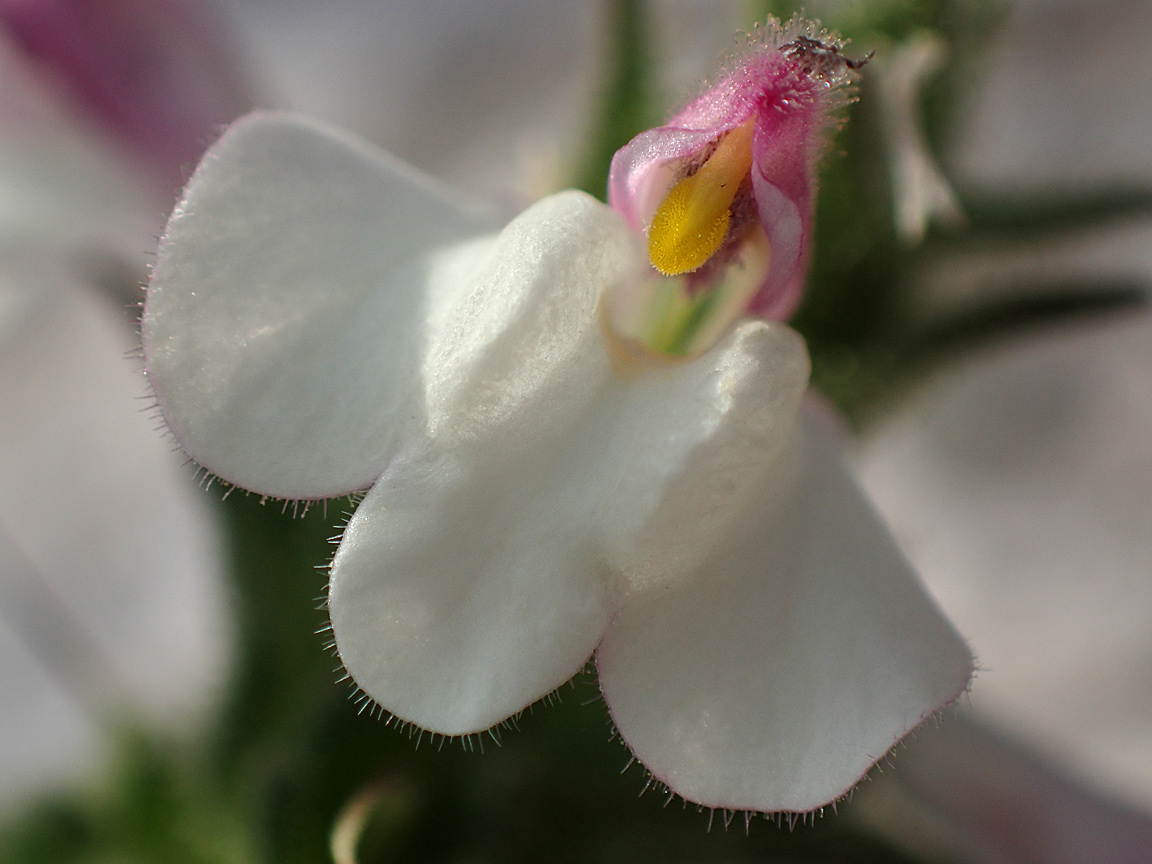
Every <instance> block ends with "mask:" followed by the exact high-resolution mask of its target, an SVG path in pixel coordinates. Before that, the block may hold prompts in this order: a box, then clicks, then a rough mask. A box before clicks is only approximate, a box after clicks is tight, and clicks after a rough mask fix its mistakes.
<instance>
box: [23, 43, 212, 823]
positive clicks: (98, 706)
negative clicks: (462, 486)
mask: <svg viewBox="0 0 1152 864" xmlns="http://www.w3.org/2000/svg"><path fill="white" fill-rule="evenodd" d="M0 80H3V82H4V86H3V87H0V118H2V120H3V122H0V809H3V810H5V811H7V810H8V809H9V808H14V807H18V806H20V805H21V804H22V803H24V802H25V800H26V798H27V796H28V795H30V794H35V793H38V792H43V791H44V790H45V789H46V788H48V787H50V786H52V785H54V784H58V783H60V782H65V781H75V780H76V779H78V778H79V777H81V776H82V775H83V774H84V773H85V772H87V771H89V770H91V769H92V768H93V767H94V765H95V764H96V763H97V762H98V760H99V757H100V755H101V754H102V751H103V750H104V749H106V747H107V745H108V744H109V743H110V740H111V737H112V736H110V735H109V734H108V733H109V732H110V729H109V726H110V724H111V723H113V722H117V721H121V720H123V719H125V718H126V717H131V719H132V722H142V723H146V724H148V725H149V727H150V728H157V727H160V728H163V729H165V730H166V731H171V730H172V729H173V728H184V727H186V726H188V725H190V721H191V720H192V718H197V719H199V718H200V717H202V712H203V710H204V708H205V707H206V705H207V703H208V702H210V701H211V700H210V697H211V696H212V695H215V691H216V689H217V687H218V685H219V683H220V679H221V677H222V673H223V672H224V670H225V669H226V667H227V664H228V662H229V660H230V659H231V658H230V655H231V643H230V640H229V639H228V636H229V635H230V634H229V629H230V628H229V626H228V621H227V608H226V607H227V603H226V597H225V592H224V589H223V584H222V578H223V574H222V572H221V567H220V548H219V538H218V536H217V532H216V527H215V525H214V524H213V520H212V518H211V514H210V513H209V512H208V508H206V507H205V506H204V501H203V499H202V498H200V497H199V496H198V495H197V493H196V491H195V490H194V489H192V488H191V484H189V483H188V482H187V477H186V476H181V475H182V472H181V471H180V466H179V460H178V459H177V458H175V457H174V454H172V453H170V452H168V451H169V450H170V449H171V448H170V447H168V446H167V445H166V444H165V443H164V442H163V441H161V440H159V439H158V438H157V436H156V435H155V432H154V430H153V429H152V426H153V425H154V422H153V421H152V420H151V419H150V418H149V417H148V416H147V415H146V414H145V413H142V412H141V406H142V405H143V404H144V403H143V402H142V401H141V399H142V398H143V397H144V396H145V395H146V392H145V387H144V384H143V381H142V379H141V376H140V370H139V368H138V365H139V364H133V363H132V362H130V361H129V360H127V359H126V355H127V354H128V353H129V352H131V351H132V349H133V342H134V339H133V333H132V329H133V328H132V326H131V324H130V323H129V321H128V318H129V317H130V313H129V312H128V310H127V309H125V308H124V305H125V304H126V302H127V299H128V293H129V291H130V289H131V287H132V285H133V281H134V280H135V279H138V276H136V274H137V272H138V269H139V270H140V271H142V269H143V268H142V266H140V265H134V262H135V259H136V258H137V257H138V256H140V253H141V251H142V250H143V249H144V248H146V242H147V238H148V236H149V235H152V234H154V233H155V230H156V228H155V226H154V225H152V223H151V220H150V218H149V214H151V213H154V212H156V210H157V206H156V203H155V200H154V199H152V198H150V197H149V195H148V194H147V190H148V189H149V187H148V186H147V183H146V182H145V180H143V179H142V178H141V174H140V173H139V172H138V171H136V170H134V168H133V166H132V165H130V164H127V163H125V162H124V161H123V160H118V159H116V158H115V157H114V156H113V154H112V153H110V152H109V148H107V147H103V146H101V140H100V138H99V137H98V136H97V135H96V134H95V133H94V131H93V130H92V129H91V128H89V127H87V126H85V125H83V124H81V123H78V122H76V121H75V120H73V119H71V118H69V117H68V116H67V115H66V114H65V113H64V112H63V111H61V110H60V107H59V105H58V104H57V103H56V102H55V101H54V99H53V97H52V95H51V94H50V93H49V92H48V91H47V90H46V89H45V88H44V87H43V86H42V84H41V83H40V82H39V81H37V79H36V78H35V77H34V76H33V75H32V74H31V70H30V69H29V66H28V64H27V62H26V60H25V58H23V57H21V56H20V55H19V54H17V53H16V52H14V51H13V50H12V49H11V46H10V45H9V44H8V43H7V42H6V41H5V40H4V39H2V38H0ZM141 264H142V262H141ZM106 274H111V275H113V276H115V277H117V278H116V279H115V280H113V281H115V282H116V283H117V284H120V283H123V284H124V286H125V287H124V297H123V300H121V298H120V297H117V298H115V299H111V298H109V297H106V296H100V294H101V292H100V291H98V290H97V284H96V283H97V282H99V281H100V279H99V277H100V276H102V275H106ZM125 274H126V275H125Z"/></svg>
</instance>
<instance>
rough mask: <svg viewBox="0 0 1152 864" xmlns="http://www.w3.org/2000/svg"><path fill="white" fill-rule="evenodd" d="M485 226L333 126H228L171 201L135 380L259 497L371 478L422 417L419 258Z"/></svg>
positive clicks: (423, 279) (336, 489)
mask: <svg viewBox="0 0 1152 864" xmlns="http://www.w3.org/2000/svg"><path fill="white" fill-rule="evenodd" d="M491 227H492V226H491V225H490V224H489V223H488V222H487V220H486V219H485V218H484V216H483V215H482V214H480V213H479V212H476V211H472V210H469V209H468V208H467V207H466V206H465V205H463V204H460V203H457V202H455V201H453V200H452V199H451V198H450V196H449V195H448V194H447V193H446V192H445V191H443V190H441V189H440V188H439V187H438V186H436V185H435V184H434V182H433V181H432V180H431V179H430V178H427V177H424V176H423V175H420V174H418V173H417V172H416V171H415V170H414V169H412V168H410V167H408V166H406V165H403V164H401V163H399V162H396V161H394V160H392V159H390V158H388V157H387V156H385V155H384V154H382V153H380V152H379V151H376V150H375V149H374V148H371V147H369V146H368V145H367V144H364V143H363V142H360V141H358V140H356V139H353V138H351V137H350V136H348V135H346V134H345V133H342V132H338V131H335V130H333V129H330V128H328V127H326V126H323V125H321V124H319V123H316V122H315V121H311V120H305V119H303V118H300V117H295V116H292V115H287V114H276V113H256V114H251V115H249V116H248V117H246V118H244V119H241V120H239V121H237V122H236V123H235V124H233V125H232V126H231V127H230V128H229V129H228V131H227V132H226V133H225V134H224V136H223V137H222V138H221V139H220V140H219V141H218V142H217V143H216V144H215V145H214V146H213V147H212V148H211V149H210V150H209V151H208V153H207V155H206V156H205V157H204V160H203V162H202V163H201V164H200V167H199V168H198V169H197V171H196V173H195V175H194V176H193V177H192V180H191V182H190V183H189V184H188V188H187V190H186V191H185V193H184V198H183V200H182V201H181V202H180V204H179V206H178V207H177V208H176V210H175V211H174V213H173V215H172V218H171V220H170V221H169V223H168V227H167V229H166V231H165V233H164V236H163V238H162V239H161V241H160V249H159V255H158V258H157V261H156V267H155V271H154V273H153V276H152V282H151V286H150V289H149V292H148V298H147V301H146V303H145V309H144V320H143V324H142V330H143V338H144V354H145V360H146V366H147V370H148V375H149V378H150V380H151V383H152V386H153V387H154V388H155V391H156V394H157V396H158V397H159V400H160V404H161V406H162V408H163V410H164V415H165V419H166V420H167V421H168V425H169V427H170V429H171V430H172V432H173V433H174V434H175V436H176V439H177V440H178V441H179V443H180V444H181V446H183V448H184V449H185V451H186V452H187V453H188V454H189V455H190V456H191V457H192V458H193V459H195V460H196V461H197V462H199V463H201V464H202V465H204V466H205V467H207V468H208V469H209V470H211V471H213V472H214V473H216V474H218V475H219V476H220V477H222V478H223V479H225V480H227V481H229V482H231V483H235V484H236V485H238V486H241V487H244V488H246V489H250V490H252V491H255V492H260V493H262V494H267V495H273V496H276V497H283V498H322V497H328V496H333V495H340V494H344V493H346V492H349V491H352V490H354V489H361V488H364V487H366V486H368V485H369V484H370V483H371V482H372V481H373V480H374V479H375V478H376V477H377V476H378V475H379V473H380V470H381V468H382V467H383V466H384V465H385V464H386V462H387V457H388V455H389V454H390V453H391V452H392V450H393V448H394V446H395V442H396V441H398V440H401V439H402V437H403V436H404V435H405V434H407V433H408V432H410V431H411V430H412V429H413V428H419V426H418V425H417V424H422V409H421V403H420V398H419V391H420V388H419V382H418V380H417V376H418V370H419V367H420V360H421V358H422V356H423V352H424V342H425V339H426V333H425V322H426V317H427V306H428V298H427V297H426V296H425V295H426V291H427V282H428V281H429V280H428V278H427V274H428V271H429V268H430V267H431V263H430V261H431V257H432V256H433V255H434V253H436V252H437V250H441V249H443V248H445V247H449V246H450V245H451V244H453V243H455V242H457V241H464V240H467V239H469V238H472V237H475V236H477V235H479V234H481V233H483V232H485V231H487V230H488V229H489V228H491ZM305 455H307V458H302V457H303V456H305Z"/></svg>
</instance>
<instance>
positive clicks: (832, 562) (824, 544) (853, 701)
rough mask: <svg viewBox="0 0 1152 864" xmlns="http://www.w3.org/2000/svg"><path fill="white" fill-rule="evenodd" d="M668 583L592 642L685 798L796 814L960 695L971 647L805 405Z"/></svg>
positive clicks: (646, 751)
mask: <svg viewBox="0 0 1152 864" xmlns="http://www.w3.org/2000/svg"><path fill="white" fill-rule="evenodd" d="M793 448H794V449H793V451H792V454H791V458H788V459H783V460H780V461H778V462H776V463H775V464H774V465H773V466H772V467H770V469H769V471H768V472H767V474H766V475H765V476H764V477H763V478H761V484H762V485H761V486H760V492H759V493H758V495H757V498H756V499H755V500H753V502H752V503H751V505H750V506H749V507H748V508H747V509H746V511H745V516H744V518H743V519H742V520H741V521H740V522H739V524H738V525H737V526H736V527H735V529H734V530H733V531H732V533H731V534H730V535H729V536H728V538H727V539H726V541H725V542H724V543H723V544H721V545H719V546H718V547H716V550H715V553H714V554H713V556H712V557H711V559H710V560H709V561H707V562H706V563H705V564H704V565H703V566H702V567H701V568H700V569H699V571H698V572H697V573H696V574H694V578H691V579H687V580H685V581H683V582H682V583H680V584H678V585H677V587H676V590H675V591H671V590H667V591H665V590H655V591H646V592H641V593H638V594H634V595H631V596H629V597H628V598H627V599H626V600H625V602H623V603H622V605H621V608H620V610H619V612H618V613H617V615H616V616H615V618H614V619H613V621H612V624H611V626H610V627H609V629H608V631H607V633H606V635H605V638H604V641H603V643H602V644H601V645H600V647H599V649H598V651H597V665H598V668H599V672H600V684H601V687H602V689H603V691H604V696H605V700H606V701H607V703H608V707H609V710H610V712H611V714H612V718H613V720H614V722H615V723H616V726H617V729H618V730H619V732H620V734H621V736H622V737H623V738H624V740H625V742H626V743H627V744H628V746H629V747H630V748H631V750H632V752H633V753H634V754H635V756H636V757H637V758H638V759H639V760H640V761H641V762H643V763H644V765H645V766H647V768H648V769H649V770H650V771H651V772H652V773H653V775H654V776H655V777H656V778H657V779H658V780H660V781H661V782H663V783H665V784H666V785H667V786H668V787H669V788H670V789H671V790H673V791H674V792H676V793H677V794H679V795H682V796H684V797H685V798H687V799H688V800H690V801H694V802H696V803H699V804H703V805H705V806H709V807H716V808H727V809H732V810H760V811H765V812H771V811H792V812H802V811H808V810H812V809H813V808H816V807H820V806H822V805H824V804H826V803H828V802H829V801H832V800H834V799H836V798H838V797H840V796H842V795H843V794H845V793H846V792H847V791H848V790H849V789H850V788H851V787H852V786H853V785H854V784H855V783H856V782H857V781H859V780H860V778H861V777H862V776H863V775H864V773H865V772H866V771H867V770H868V769H869V768H870V767H871V766H872V765H873V764H874V763H875V762H876V761H877V760H879V759H881V758H883V756H884V755H885V754H886V753H887V751H888V750H889V749H890V748H891V747H892V746H893V745H894V744H895V743H896V742H897V741H898V740H899V739H900V738H902V737H903V736H904V735H905V734H907V733H908V732H909V731H910V730H911V729H912V728H914V727H915V726H916V725H918V724H919V723H921V722H922V721H923V720H924V719H925V718H927V717H929V716H931V715H932V714H933V713H934V712H936V711H938V710H940V708H941V707H943V706H944V705H946V704H948V703H950V702H952V701H954V700H955V699H956V698H957V697H958V696H959V695H960V694H961V693H962V692H963V691H964V689H965V687H966V686H967V683H968V679H969V677H970V675H971V669H972V658H971V654H970V652H969V650H968V648H967V646H966V645H965V643H964V642H963V640H961V639H960V637H959V636H958V635H957V634H956V632H955V631H954V630H953V628H952V627H951V625H950V624H949V623H948V622H947V621H946V620H945V619H944V618H943V616H942V615H941V614H940V612H939V611H938V610H937V608H936V606H935V605H934V604H933V602H932V600H931V599H930V598H929V597H928V595H927V594H926V593H925V592H924V589H923V588H922V587H921V585H920V583H919V581H918V580H917V578H916V576H915V574H914V573H913V572H912V570H911V569H910V567H909V566H908V564H907V563H906V562H905V560H904V559H903V557H901V555H900V553H899V551H898V550H897V549H896V546H895V544H894V542H893V541H892V539H891V537H890V536H889V534H888V532H887V531H886V530H885V529H884V527H883V525H882V524H881V523H880V522H879V520H878V519H877V517H876V516H875V515H874V513H873V512H872V510H871V508H870V507H869V506H868V504H867V502H866V501H865V500H864V499H863V497H862V495H861V493H860V492H859V490H858V489H857V488H856V486H855V484H854V483H853V482H852V480H851V478H850V477H849V476H848V474H847V473H846V471H845V469H844V468H843V466H842V464H841V462H840V459H839V457H838V456H837V454H836V453H835V449H834V444H833V443H832V442H830V441H829V440H828V439H827V438H826V433H823V432H821V431H819V430H818V429H817V428H816V424H815V423H813V422H812V421H806V422H805V423H803V424H801V425H800V426H799V427H798V435H797V437H796V439H795V440H794V442H793Z"/></svg>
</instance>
